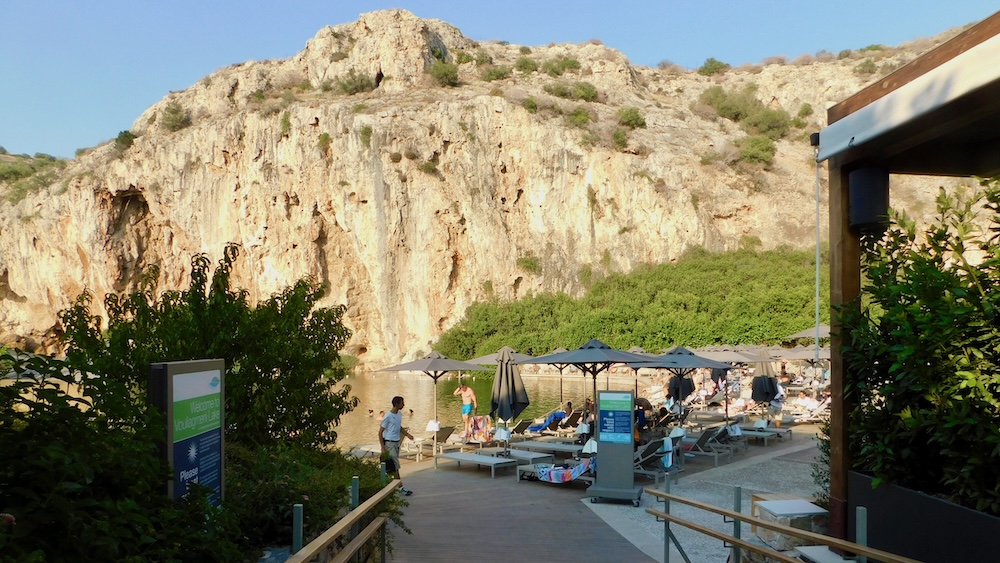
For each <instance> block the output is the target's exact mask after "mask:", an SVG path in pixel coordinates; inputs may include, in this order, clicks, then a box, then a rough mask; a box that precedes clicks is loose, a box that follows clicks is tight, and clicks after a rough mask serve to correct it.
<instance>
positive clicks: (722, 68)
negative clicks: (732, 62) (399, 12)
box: [698, 58, 732, 76]
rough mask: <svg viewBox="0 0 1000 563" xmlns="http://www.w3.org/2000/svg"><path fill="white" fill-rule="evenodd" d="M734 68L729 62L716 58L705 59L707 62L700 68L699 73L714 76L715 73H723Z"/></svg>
mask: <svg viewBox="0 0 1000 563" xmlns="http://www.w3.org/2000/svg"><path fill="white" fill-rule="evenodd" d="M730 68H732V67H731V66H729V65H728V64H726V63H724V62H722V61H719V60H716V59H714V58H708V59H705V64H703V65H701V66H700V67H699V68H698V74H701V75H702V76H712V75H713V74H721V73H723V72H726V71H727V70H729V69H730Z"/></svg>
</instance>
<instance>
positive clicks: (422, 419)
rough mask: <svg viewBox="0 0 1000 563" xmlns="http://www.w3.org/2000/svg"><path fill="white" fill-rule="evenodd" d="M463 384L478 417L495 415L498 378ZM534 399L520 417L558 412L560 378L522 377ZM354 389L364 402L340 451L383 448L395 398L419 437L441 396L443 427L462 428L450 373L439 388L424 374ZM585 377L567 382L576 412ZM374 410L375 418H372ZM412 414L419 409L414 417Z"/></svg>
mask: <svg viewBox="0 0 1000 563" xmlns="http://www.w3.org/2000/svg"><path fill="white" fill-rule="evenodd" d="M462 379H463V380H464V381H465V382H466V383H467V384H468V385H469V386H470V387H472V389H473V390H475V392H476V399H477V400H478V402H479V409H478V410H477V411H476V414H478V415H488V414H489V413H490V392H491V390H492V386H493V375H492V374H487V375H485V376H483V375H478V376H475V377H472V376H463V377H462ZM522 380H523V381H524V386H525V389H527V391H528V399H529V400H530V401H531V404H530V405H529V406H528V408H527V409H525V411H524V412H523V413H521V416H520V417H518V418H536V417H540V416H543V415H545V414H547V413H549V412H551V411H552V410H554V409H556V408H557V407H558V406H559V405H560V403H561V401H560V398H559V397H560V394H559V392H560V391H559V387H560V379H559V376H558V375H522ZM345 384H346V385H350V386H351V395H352V396H355V397H358V399H360V401H361V403H360V404H359V405H358V408H356V409H355V410H354V411H353V412H350V413H348V414H347V415H345V416H344V417H342V418H341V419H340V426H338V427H337V446H338V447H340V448H341V449H344V450H347V449H348V448H350V447H351V446H357V445H362V444H377V443H378V429H379V419H378V415H379V411H388V410H390V409H391V408H392V398H393V397H394V396H396V395H401V396H402V397H403V398H404V399H405V400H406V406H405V407H404V408H403V426H406V427H409V428H410V433H411V434H413V435H414V436H422V435H425V434H426V433H427V431H426V428H427V422H428V421H430V420H431V419H432V418H433V415H434V396H435V394H436V395H437V408H438V419H439V420H440V421H441V426H454V427H455V428H457V429H461V428H462V412H461V409H462V399H461V398H460V397H457V396H455V395H453V393H454V391H455V389H457V388H458V376H457V375H453V374H449V375H446V376H444V377H442V378H441V379H439V380H438V383H437V385H434V381H433V380H432V379H431V378H430V377H429V376H427V375H424V374H420V373H395V372H378V373H359V374H354V375H351V376H348V377H347V378H345V379H344V381H343V382H341V383H340V384H338V385H345ZM584 385H585V384H584V377H583V376H582V375H581V374H580V373H579V372H577V373H574V374H567V375H564V376H563V378H562V397H563V399H562V401H572V402H573V405H574V406H576V407H580V406H583V400H584ZM593 385H594V384H593V380H592V379H591V378H589V377H588V378H587V379H586V393H587V396H588V397H590V396H592V395H593ZM597 386H598V389H599V390H600V389H608V388H609V386H610V389H616V390H628V389H634V386H635V379H634V378H626V377H615V376H611V377H605V376H603V375H601V376H598V378H597ZM369 409H371V410H372V411H373V413H374V416H369V415H368V410H369ZM409 409H413V414H412V415H410V413H409Z"/></svg>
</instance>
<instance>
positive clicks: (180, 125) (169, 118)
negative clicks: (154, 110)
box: [160, 101, 191, 132]
mask: <svg viewBox="0 0 1000 563" xmlns="http://www.w3.org/2000/svg"><path fill="white" fill-rule="evenodd" d="M160 123H162V124H163V127H164V129H166V130H167V131H171V132H173V131H180V130H181V129H184V128H185V127H188V126H190V125H191V114H189V113H188V111H187V110H186V109H184V106H182V105H181V104H180V102H178V101H172V102H169V103H167V106H166V107H165V108H163V117H162V118H161V119H160Z"/></svg>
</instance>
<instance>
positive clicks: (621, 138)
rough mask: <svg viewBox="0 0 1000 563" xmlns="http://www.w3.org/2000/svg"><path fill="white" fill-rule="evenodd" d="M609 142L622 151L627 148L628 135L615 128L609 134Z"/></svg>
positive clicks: (622, 130)
mask: <svg viewBox="0 0 1000 563" xmlns="http://www.w3.org/2000/svg"><path fill="white" fill-rule="evenodd" d="M611 142H612V143H613V144H614V146H615V148H616V149H618V150H624V149H625V147H627V146H628V133H626V132H625V130H624V129H622V128H617V129H615V130H614V131H612V132H611Z"/></svg>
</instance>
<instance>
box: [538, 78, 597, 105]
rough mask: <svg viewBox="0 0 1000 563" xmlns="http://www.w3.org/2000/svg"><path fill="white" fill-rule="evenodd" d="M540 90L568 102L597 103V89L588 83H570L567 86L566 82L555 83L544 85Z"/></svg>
mask: <svg viewBox="0 0 1000 563" xmlns="http://www.w3.org/2000/svg"><path fill="white" fill-rule="evenodd" d="M542 89H543V90H545V91H546V92H548V93H549V94H552V95H553V96H557V97H560V98H566V99H568V100H583V101H585V102H596V101H597V88H596V87H595V86H594V85H593V84H591V83H589V82H572V83H568V84H567V83H566V82H556V83H555V84H546V85H545V86H543V87H542Z"/></svg>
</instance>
